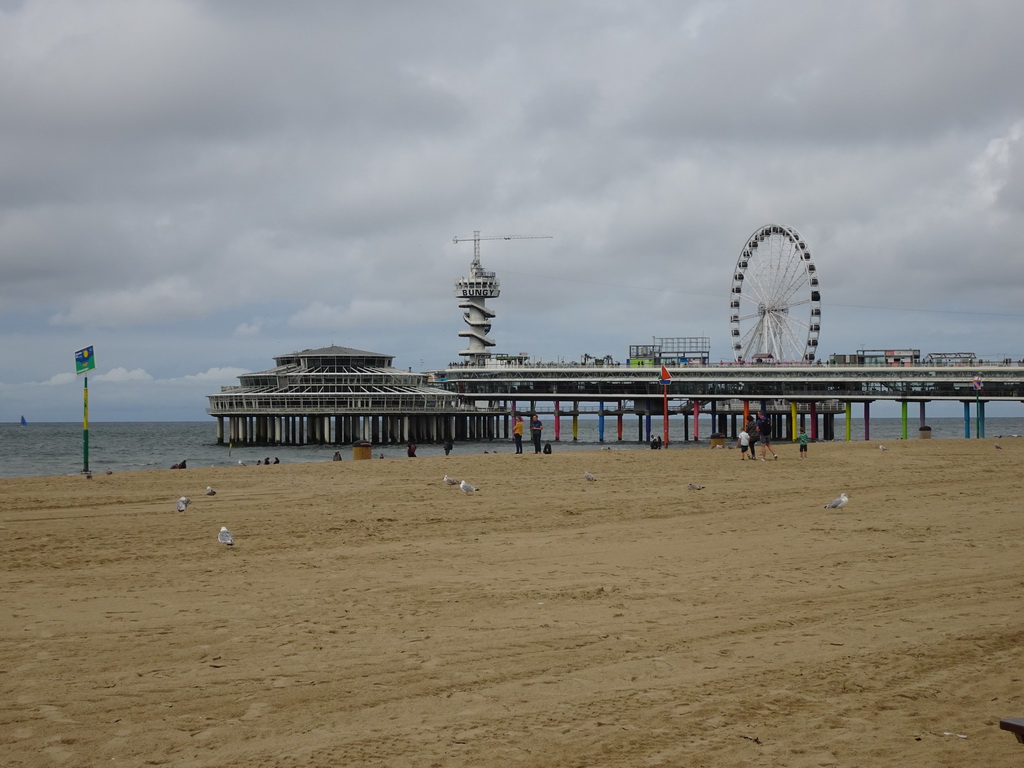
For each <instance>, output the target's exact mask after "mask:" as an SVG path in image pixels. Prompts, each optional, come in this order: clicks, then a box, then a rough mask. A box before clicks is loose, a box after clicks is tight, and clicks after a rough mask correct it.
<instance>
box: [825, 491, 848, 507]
mask: <svg viewBox="0 0 1024 768" xmlns="http://www.w3.org/2000/svg"><path fill="white" fill-rule="evenodd" d="M849 500H850V497H849V496H847V495H846V494H845V493H840V494H839V496H838V498H835V499H832V501H830V502H829V503H828V504H826V505H825V509H840V508H842V507H845V506H846V502H848V501H849Z"/></svg>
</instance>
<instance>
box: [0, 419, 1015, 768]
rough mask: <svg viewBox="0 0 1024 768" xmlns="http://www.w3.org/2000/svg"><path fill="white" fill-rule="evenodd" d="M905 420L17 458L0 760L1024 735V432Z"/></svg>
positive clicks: (592, 756)
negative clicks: (292, 457) (842, 434)
mask: <svg viewBox="0 0 1024 768" xmlns="http://www.w3.org/2000/svg"><path fill="white" fill-rule="evenodd" d="M997 444H999V445H1000V446H1001V447H1000V448H997V447H996V445H997ZM885 445H886V448H887V450H884V451H882V450H879V448H878V443H877V442H861V443H848V444H847V443H830V444H812V445H811V447H810V458H809V459H807V460H806V461H800V460H798V459H797V448H796V447H795V446H793V445H789V444H785V445H781V446H777V450H778V452H779V454H780V459H779V460H778V461H771V460H770V461H768V462H760V461H757V462H742V463H741V462H740V461H739V453H738V451H736V450H731V449H725V450H711V449H691V450H685V451H672V450H667V451H636V450H633V451H626V450H614V445H613V446H612V448H613V449H612V450H595V451H592V452H591V451H586V452H584V451H579V452H559V451H558V448H557V446H556V448H555V453H554V454H552V455H550V456H536V455H533V454H526V455H523V456H515V455H513V454H512V453H511V450H510V451H508V452H505V453H498V454H488V455H482V454H479V453H469V452H468V451H469V450H470V449H467V452H464V453H461V454H458V455H453V456H451V457H448V458H444V457H433V458H422V457H421V458H417V459H404V458H403V459H387V460H373V461H359V462H355V461H351V460H350V455H349V454H345V460H344V461H342V462H340V463H339V462H330V463H316V464H302V465H288V464H284V465H280V466H270V467H255V466H249V467H229V468H217V469H188V470H184V471H173V470H151V471H143V472H126V473H114V474H111V475H105V474H97V475H95V476H94V477H93V478H92V479H91V480H90V479H86V478H84V477H82V476H61V477H41V478H27V479H11V480H0V491H2V498H3V499H4V504H3V508H2V510H0V547H2V552H3V555H2V558H3V559H2V561H3V564H4V568H3V576H2V579H3V580H2V593H3V621H2V624H0V628H2V640H3V642H2V645H0V649H2V650H0V670H2V672H0V686H2V694H3V695H2V700H3V704H2V715H0V764H2V765H5V766H33V767H36V766H39V767H42V766H76V767H77V766H101V765H102V766H145V765H173V766H179V767H193V766H204V767H207V766H208V767H211V768H212V767H213V766H218V767H222V766H238V767H239V768H241V767H243V766H244V767H245V768H255V767H257V766H267V767H270V766H275V767H277V766H294V767H296V768H297V767H298V766H325V767H326V766H423V767H424V768H427V767H438V768H440V767H446V766H467V767H468V766H474V767H480V766H484V767H485V768H486V767H487V766H501V767H502V768H508V767H509V766H536V767H538V768H539V767H541V766H544V767H548V766H578V767H579V768H583V767H585V766H586V767H589V766H594V767H595V768H597V767H606V766H705V767H707V768H738V767H742V766H787V767H789V768H803V767H810V766H875V765H877V766H882V765H901V766H903V768H926V767H927V768H935V767H936V766H951V767H952V766H957V767H959V766H964V765H976V766H994V765H1015V764H1019V763H1020V762H1021V761H1022V760H1024V745H1021V744H1018V743H1017V742H1016V741H1015V740H1014V738H1013V736H1012V735H1010V734H1008V733H1006V732H1005V731H1001V730H999V727H998V723H999V719H1000V718H1001V717H1021V716H1024V683H1022V677H1024V618H1022V615H1024V612H1022V607H1024V601H1022V596H1024V572H1022V564H1024V558H1022V557H1021V548H1022V546H1024V509H1022V504H1021V498H1022V496H1024V478H1022V472H1021V466H1022V462H1024V440H1020V439H1016V440H1015V439H1004V440H992V439H985V440H910V441H891V442H887V443H886V444H885ZM769 458H770V457H769ZM584 472H591V473H593V474H594V475H595V476H596V477H597V480H596V481H595V482H588V481H587V480H585V479H584V478H583V473H584ZM446 473H447V474H449V475H452V476H454V477H457V478H460V479H461V478H465V479H467V480H468V481H470V482H472V483H473V484H475V485H478V486H479V487H480V488H481V490H480V492H479V493H477V494H474V495H469V496H467V495H465V494H463V493H461V492H460V491H459V490H458V488H456V487H452V486H447V485H445V484H443V483H442V482H441V478H442V476H443V475H444V474H446ZM689 483H695V484H698V485H703V486H705V487H704V489H703V490H689V489H688V488H687V485H688V484H689ZM207 485H211V486H213V487H214V488H215V489H217V495H216V496H205V495H204V493H203V490H204V489H205V488H206V486H207ZM841 491H844V492H846V493H847V494H849V496H850V502H849V504H848V505H847V506H846V507H845V508H843V509H841V510H837V511H834V510H825V509H823V506H824V505H825V504H826V503H827V502H828V501H829V500H831V499H832V498H833V497H835V496H837V495H838V494H839V492H841ZM182 495H185V496H188V497H190V498H191V499H192V504H191V506H190V507H189V508H188V510H187V511H186V512H184V513H178V512H177V511H176V510H175V501H176V499H177V498H178V497H179V496H182ZM222 525H224V526H227V527H228V528H229V529H230V530H231V531H232V532H233V534H234V536H235V540H236V545H235V546H234V547H232V548H228V547H225V546H223V545H220V544H218V542H217V532H218V530H219V529H220V527H221V526H222Z"/></svg>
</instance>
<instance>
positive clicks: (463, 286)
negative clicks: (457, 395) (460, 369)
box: [452, 230, 551, 365]
mask: <svg viewBox="0 0 1024 768" xmlns="http://www.w3.org/2000/svg"><path fill="white" fill-rule="evenodd" d="M550 239H551V238H550V236H546V235H504V236H496V237H481V236H480V231H479V230H475V231H474V232H473V237H471V238H470V237H455V238H452V242H453V243H462V242H466V241H467V240H472V241H473V262H472V263H471V264H470V265H469V276H468V277H460V278H459V279H458V280H456V281H455V297H456V298H457V299H459V308H460V309H464V310H465V312H463V314H462V317H463V319H464V320H465V321H466V325H468V326H469V328H467V329H466V330H463V331H459V336H463V337H465V338H466V339H468V340H469V346H468V347H466V348H465V349H462V350H460V351H459V355H461V356H462V357H464V358H466V362H467V363H469V364H471V365H473V364H475V365H483V364H484V363H485V362H486V361H487V360H488V359H490V357H491V353H490V352H489V351H488V348H489V347H493V346H494V340H493V339H491V338H490V337H488V335H487V334H488V333H490V332H491V320H493V319H494V312H493V311H492V310H490V309H488V308H487V299H496V298H498V296H499V295H501V281H499V280H498V276H497V275H496V274H495V273H494V272H488V271H487V270H486V269H484V268H483V266H482V265H481V264H480V241H481V240H550Z"/></svg>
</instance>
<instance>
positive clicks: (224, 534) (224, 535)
mask: <svg viewBox="0 0 1024 768" xmlns="http://www.w3.org/2000/svg"><path fill="white" fill-rule="evenodd" d="M217 541H219V542H220V543H221V544H227V545H228V546H229V547H233V546H235V539H234V537H233V536H232V535H231V531H229V530H228V529H227V528H225V527H224V526H223V525H222V526H221V527H220V533H218V534H217Z"/></svg>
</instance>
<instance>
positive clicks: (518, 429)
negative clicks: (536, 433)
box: [512, 416, 523, 453]
mask: <svg viewBox="0 0 1024 768" xmlns="http://www.w3.org/2000/svg"><path fill="white" fill-rule="evenodd" d="M512 439H513V440H515V443H516V453H522V452H523V417H522V416H516V423H515V425H514V426H513V427H512Z"/></svg>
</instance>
